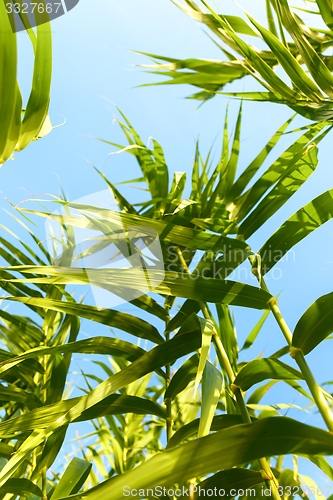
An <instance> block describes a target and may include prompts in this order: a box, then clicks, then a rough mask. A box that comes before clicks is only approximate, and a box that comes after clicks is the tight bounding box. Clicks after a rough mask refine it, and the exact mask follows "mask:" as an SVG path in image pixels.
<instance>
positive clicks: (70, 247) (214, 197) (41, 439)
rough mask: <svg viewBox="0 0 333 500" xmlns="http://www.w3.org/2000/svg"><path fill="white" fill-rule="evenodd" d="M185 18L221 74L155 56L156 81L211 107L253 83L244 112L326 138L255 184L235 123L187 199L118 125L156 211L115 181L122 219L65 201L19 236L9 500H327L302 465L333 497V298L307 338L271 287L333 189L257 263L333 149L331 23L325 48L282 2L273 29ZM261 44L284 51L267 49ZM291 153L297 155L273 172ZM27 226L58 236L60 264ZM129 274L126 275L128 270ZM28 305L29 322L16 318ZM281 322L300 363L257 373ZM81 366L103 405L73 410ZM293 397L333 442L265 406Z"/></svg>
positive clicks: (90, 395) (6, 338) (0, 252)
mask: <svg viewBox="0 0 333 500" xmlns="http://www.w3.org/2000/svg"><path fill="white" fill-rule="evenodd" d="M174 3H176V4H177V5H178V6H179V7H180V8H182V9H183V10H184V11H185V12H186V13H187V14H188V15H190V16H192V17H194V18H195V19H196V20H199V21H200V22H202V23H204V24H205V25H206V26H208V28H209V29H210V30H211V31H212V33H213V36H214V37H215V42H216V43H218V44H219V46H220V47H221V51H222V54H223V59H222V60H221V61H211V60H209V59H206V60H199V59H187V60H179V59H170V58H166V57H162V56H156V55H154V56H151V57H153V59H154V66H153V67H152V68H151V71H153V72H157V73H162V74H164V75H166V76H168V77H170V78H171V81H170V80H169V81H168V82H169V83H170V82H171V83H179V84H180V83H187V84H188V83H189V84H191V85H194V86H195V87H199V88H200V89H201V90H200V91H199V93H196V94H195V95H194V98H196V99H200V100H206V99H210V98H213V97H214V98H218V97H215V96H216V94H220V93H223V87H224V85H226V84H227V83H231V82H233V81H234V80H236V79H239V78H243V77H244V76H246V75H252V76H253V77H254V78H255V79H256V80H257V81H258V82H259V83H260V84H261V86H263V87H264V88H265V91H262V90H261V89H259V91H258V92H251V93H241V94H240V93H236V92H235V93H231V92H228V93H227V95H229V96H233V97H236V98H241V99H253V100H260V101H274V102H278V103H280V104H286V105H287V106H289V107H290V108H291V109H292V110H293V111H294V112H296V113H298V114H300V115H302V116H303V117H306V118H310V119H311V120H312V121H311V122H309V121H306V122H304V123H305V125H304V127H303V128H297V129H296V130H292V129H291V125H292V123H293V119H294V116H292V117H291V118H290V119H289V120H288V121H287V122H286V123H283V124H282V125H281V126H280V128H279V129H278V130H277V131H276V133H275V134H274V135H273V136H272V137H271V138H270V140H269V141H268V143H267V144H266V145H265V147H264V148H263V149H262V150H261V151H258V155H257V156H256V157H255V158H254V159H253V160H252V161H250V162H249V163H248V165H247V167H246V168H245V169H244V170H243V171H242V172H238V170H239V167H238V160H239V155H240V148H241V141H240V135H241V129H242V105H241V104H240V107H239V113H238V116H237V117H236V120H235V123H236V124H235V128H234V132H233V133H232V134H231V133H230V126H228V113H227V114H226V117H225V125H224V133H223V137H222V148H221V153H220V155H219V158H218V160H217V161H215V162H214V161H213V160H212V159H211V155H210V154H208V156H207V157H204V156H203V155H202V154H201V152H200V146H199V143H198V144H197V147H196V150H195V154H194V161H193V168H192V174H191V178H190V179H189V181H187V179H186V174H185V173H184V172H176V173H174V174H173V177H172V179H171V180H169V178H170V177H171V174H170V172H169V169H168V166H167V164H166V160H165V157H164V153H163V149H162V146H161V145H160V144H159V143H158V142H157V141H156V140H152V141H151V142H150V144H149V145H148V146H147V145H146V144H145V143H144V141H143V140H142V139H141V138H140V136H139V134H138V132H137V131H136V130H135V129H134V128H133V126H132V125H131V123H130V122H129V121H128V119H127V118H126V117H125V116H124V115H123V114H122V113H121V112H119V115H120V120H119V126H120V127H121V129H122V131H123V133H124V137H125V143H124V144H114V143H113V142H109V144H110V146H112V147H113V148H114V149H115V150H116V151H119V152H122V153H123V154H127V155H130V157H132V159H133V158H134V159H135V160H136V161H137V163H138V167H139V168H140V171H141V176H140V178H138V179H134V180H133V181H129V182H134V183H136V184H138V185H139V186H141V187H142V186H143V187H144V189H145V190H146V191H145V193H146V195H147V196H146V198H145V199H144V201H142V202H139V203H132V202H131V201H130V200H128V199H126V198H125V197H124V195H123V194H122V193H121V189H120V188H119V189H118V187H116V186H115V185H114V184H113V183H112V181H111V180H110V179H107V178H106V177H105V176H104V174H102V173H100V175H102V177H103V178H104V180H105V182H106V185H107V187H108V189H109V190H110V192H111V193H112V196H113V197H114V199H115V200H116V202H117V205H118V210H110V209H106V208H104V207H103V206H97V205H92V204H87V203H80V202H76V203H75V202H70V201H67V200H65V199H59V198H55V197H54V198H51V199H49V200H46V201H45V200H43V204H42V206H43V207H44V208H43V210H37V209H27V208H26V209H24V208H22V207H21V208H20V209H19V210H18V212H19V213H18V214H16V215H15V217H14V219H16V221H17V222H19V223H20V224H21V225H22V224H23V225H24V227H25V229H26V231H27V237H28V236H30V237H31V238H32V243H31V244H30V243H28V242H27V241H17V240H19V238H17V240H16V241H15V239H14V237H15V235H14V233H13V228H10V229H8V230H7V233H6V232H5V229H6V228H4V227H2V231H3V234H2V236H1V238H0V243H1V247H0V256H1V259H2V264H3V265H2V267H1V268H0V287H1V288H2V291H3V292H2V293H3V296H2V303H1V309H0V318H1V323H0V336H1V340H2V344H3V348H2V349H1V350H0V360H1V363H0V378H1V381H2V383H1V385H0V395H1V401H2V420H1V422H0V440H1V441H0V455H1V471H0V498H6V499H9V498H28V499H35V498H43V500H45V499H50V500H55V499H65V498H68V497H69V496H70V498H72V499H73V500H74V499H77V500H78V499H83V498H84V499H87V500H97V499H100V498H102V497H103V498H104V497H105V498H112V499H114V500H118V499H119V500H121V499H123V497H126V496H136V497H137V498H165V499H173V498H174V497H175V496H177V497H184V498H187V495H188V493H189V496H190V497H191V498H192V499H197V498H200V497H201V496H204V494H205V493H204V492H206V495H207V496H210V498H220V497H221V496H223V497H226V498H233V497H239V498H246V497H247V496H251V498H259V497H262V496H271V497H273V498H275V499H278V498H281V497H282V498H285V499H287V498H292V497H294V496H296V497H297V496H298V497H301V498H309V497H312V496H313V493H315V494H316V495H317V496H320V493H319V486H318V485H316V484H315V483H314V482H313V480H312V479H311V478H309V477H306V476H305V475H304V474H302V472H301V470H299V469H298V457H302V458H304V459H306V460H307V461H309V462H312V464H314V465H315V466H317V467H318V468H319V469H321V471H322V472H323V474H325V475H326V476H327V478H328V479H329V480H333V468H332V466H331V465H330V463H329V460H328V459H327V458H325V457H328V456H329V455H332V454H333V437H332V432H333V414H332V401H333V399H332V395H331V394H330V393H329V392H327V391H326V390H324V389H323V387H321V386H320V385H318V384H317V382H316V381H315V379H314V377H313V374H312V372H311V369H310V366H309V364H308V362H307V358H306V356H307V354H308V353H310V352H311V351H312V350H313V349H315V348H316V347H317V346H318V344H320V343H321V342H323V341H324V340H326V339H327V338H328V337H329V336H330V335H331V333H332V332H333V292H332V293H329V294H326V295H323V296H322V297H318V299H317V300H316V301H315V302H314V303H313V304H311V305H310V304H309V307H308V309H307V310H306V311H305V312H304V314H303V315H302V316H301V318H300V319H299V321H298V323H297V325H296V327H295V329H294V331H291V330H290V328H289V327H288V325H287V323H286V321H285V319H284V317H283V312H281V311H280V309H279V305H278V299H277V298H276V297H274V296H273V295H272V293H271V292H270V290H269V288H268V286H267V283H266V281H267V282H268V280H266V281H265V278H266V276H269V273H271V272H273V271H274V266H275V265H276V264H277V263H278V262H279V261H280V260H281V259H282V258H283V257H284V256H285V255H286V254H287V253H288V251H290V250H292V249H293V248H294V247H295V245H297V244H298V243H299V242H300V241H302V240H303V239H304V238H306V237H307V236H308V235H309V234H311V233H312V232H313V231H315V230H316V229H317V228H319V227H321V226H322V225H323V224H324V223H326V222H327V221H329V220H330V219H331V218H332V216H333V188H331V189H328V190H327V191H325V192H324V193H322V194H321V195H319V196H317V197H316V198H315V199H313V200H310V201H309V202H308V203H307V204H306V205H305V206H303V207H301V208H299V209H298V210H297V211H296V212H295V213H294V214H293V215H291V216H290V217H289V218H288V219H287V220H286V221H285V222H284V223H283V224H282V225H281V226H280V228H279V229H278V230H277V231H275V232H274V233H273V234H272V235H271V236H270V237H269V238H268V239H267V241H266V242H265V243H264V244H263V245H262V247H261V248H260V249H257V248H251V246H250V245H249V243H248V240H249V238H250V237H251V236H253V235H254V234H255V233H256V231H258V229H260V228H261V227H262V226H263V225H264V224H266V223H267V224H268V226H269V221H270V219H271V217H273V216H274V215H275V214H276V213H277V212H278V211H279V210H280V208H281V207H283V206H284V205H285V203H286V202H287V201H288V200H289V199H290V198H291V197H292V196H293V195H294V194H295V193H296V192H297V191H298V190H299V188H301V187H302V185H303V184H304V183H305V182H306V181H307V182H311V181H309V180H308V179H309V178H310V176H311V174H312V173H313V172H314V171H315V169H316V168H317V165H318V147H319V146H320V142H321V141H322V140H323V139H324V138H325V137H326V135H327V134H329V133H330V132H331V128H332V124H331V119H332V112H333V101H332V96H333V85H332V83H333V77H332V73H331V67H333V66H332V63H331V57H332V56H330V55H327V53H326V50H327V48H328V47H330V46H331V45H332V44H333V32H332V31H331V27H332V24H333V11H332V7H331V3H330V2H328V1H327V0H317V2H314V1H313V2H311V5H312V6H313V9H315V8H317V7H318V12H317V13H316V14H314V17H315V16H316V17H317V18H318V17H320V18H322V20H323V21H324V22H325V23H326V25H327V29H326V28H325V29H323V28H322V27H319V28H316V27H309V26H307V25H305V24H304V22H303V21H302V19H301V18H300V16H299V12H298V11H297V12H296V11H295V12H294V11H293V10H292V9H291V7H290V6H289V5H288V2H287V0H274V1H273V0H267V1H266V8H267V27H266V28H265V27H264V26H261V25H260V24H259V23H258V22H257V21H255V20H254V19H253V18H252V17H250V16H248V15H247V14H246V16H245V17H244V16H243V17H236V16H223V15H222V14H220V13H217V12H216V11H215V10H213V8H211V7H210V6H209V5H207V4H206V2H204V1H203V0H202V2H201V3H200V5H196V4H195V3H194V2H192V1H191V0H185V3H184V4H180V3H179V4H178V2H176V1H175V2H174ZM0 7H1V5H0ZM0 13H1V12H0ZM246 19H247V20H246ZM13 36H14V35H13ZM249 36H251V37H253V39H254V40H256V39H260V44H261V47H262V43H263V42H265V44H266V48H265V49H262V48H260V49H256V48H255V47H253V46H252V45H250V44H249V43H248V42H247V40H248V37H249ZM6 40H7V38H6V37H4V38H3V39H2V38H0V42H1V43H2V44H5V41H6ZM36 57H37V56H36ZM161 61H162V62H161ZM279 66H280V69H281V68H282V69H283V70H284V72H285V78H284V79H282V77H281V76H278V75H277V73H276V68H277V67H279ZM280 69H279V72H278V74H279V75H281V71H280ZM13 85H14V84H13ZM14 86H15V85H14ZM224 94H226V92H224ZM261 105H262V106H264V104H261ZM44 118H45V117H44ZM287 133H288V134H290V137H293V142H291V144H290V145H289V146H288V147H287V148H286V149H285V151H283V152H282V153H281V154H279V155H277V157H276V159H275V160H274V161H271V160H270V156H269V155H270V153H271V154H274V151H275V146H276V145H277V144H278V143H279V141H280V139H281V138H282V137H284V136H285V135H286V134H287ZM295 134H296V135H295ZM4 168H6V166H5V167H4ZM186 193H189V194H188V195H187V194H186ZM44 202H45V203H46V206H47V207H49V208H48V209H47V208H45V203H44ZM23 217H26V218H28V219H29V217H36V218H38V219H39V220H43V219H47V221H49V222H50V223H51V226H52V227H53V228H54V227H57V228H58V229H56V230H55V233H54V234H53V242H54V251H51V249H50V247H46V246H45V245H44V243H43V242H42V241H40V240H39V239H38V237H37V236H36V234H35V233H34V232H33V231H32V230H31V229H29V225H28V223H27V222H26V220H25V222H23V220H24V219H23ZM80 231H84V245H83V244H82V241H78V235H79V234H80ZM8 233H9V234H10V237H9V235H8ZM29 233H30V234H29ZM79 243H80V244H79ZM51 246H52V245H51ZM146 248H148V249H149V253H147V252H146V250H145V249H146ZM105 254H106V255H107V259H106V260H105ZM113 258H114V259H115V261H117V260H118V261H121V262H127V263H128V265H127V266H124V265H122V267H119V266H118V267H117V266H115V267H113V266H112V259H113ZM133 259H134V260H133ZM161 262H162V266H161V265H160V264H161ZM240 267H242V268H245V269H247V270H248V274H251V273H252V274H254V275H255V276H256V278H257V283H256V285H251V284H248V283H244V282H241V281H237V280H234V279H229V276H230V275H231V274H232V273H233V272H234V271H235V270H237V269H238V268H240ZM87 285H89V286H93V287H96V288H99V289H102V290H105V292H106V293H110V297H111V293H112V294H113V295H115V296H117V297H118V298H121V299H122V300H123V301H124V302H125V301H126V300H129V301H130V302H131V304H132V311H133V312H131V313H129V312H124V311H122V308H117V309H112V308H108V307H98V304H97V305H91V304H90V303H89V301H88V300H85V299H84V298H83V299H82V296H81V295H80V288H81V287H83V290H86V288H85V287H86V286H87ZM284 293H288V290H286V291H284ZM106 296H108V295H106ZM291 300H292V298H291ZM13 303H15V306H16V307H17V308H20V307H22V308H24V311H25V312H24V313H22V314H18V313H17V314H14V313H10V312H8V311H7V306H8V304H12V305H13ZM110 303H111V299H110ZM236 306H237V307H236ZM238 307H241V308H248V309H255V310H262V311H263V313H262V316H261V319H260V320H259V322H258V323H257V324H256V325H255V327H254V328H253V329H251V330H250V331H249V332H248V336H247V338H246V341H245V343H244V344H243V345H239V344H238V340H237V335H236V330H235V318H234V316H237V312H238V310H239V309H238ZM10 310H14V309H10ZM17 310H19V309H17ZM20 310H22V309H20ZM268 315H272V316H273V317H274V318H275V320H276V333H277V334H278V333H280V334H282V338H284V343H285V345H284V347H283V348H282V349H280V350H279V351H278V352H275V353H271V354H270V355H269V356H265V357H264V356H259V357H256V358H254V359H252V358H251V351H250V350H249V348H250V347H251V346H253V345H254V344H255V343H256V340H257V337H258V334H259V332H260V330H261V328H262V326H263V324H264V322H265V320H266V318H267V317H268ZM82 319H86V320H90V321H91V322H95V323H99V324H101V325H104V328H105V334H104V335H103V336H93V337H89V338H84V339H82V338H81V339H80V324H81V320H82ZM110 327H112V328H113V329H116V330H115V331H116V332H117V335H116V336H112V335H110ZM140 342H141V343H140ZM142 346H143V347H142ZM241 352H242V355H241V356H242V359H244V356H247V358H246V362H244V361H241V360H240V353H241ZM73 353H85V354H91V355H92V356H93V359H95V363H96V366H97V365H98V367H99V369H100V371H99V372H98V373H99V374H98V375H96V374H89V373H85V374H84V376H85V379H86V383H87V387H86V388H85V394H84V395H80V396H77V397H75V398H68V397H67V394H66V391H65V389H66V381H67V380H68V377H69V373H70V366H71V359H72V355H73ZM248 353H249V354H248ZM97 355H104V356H108V358H107V359H108V361H101V360H100V357H99V356H97ZM96 356H97V357H96ZM94 357H95V358H94ZM282 358H283V361H282ZM100 373H102V374H103V375H100ZM278 382H279V383H281V385H283V384H286V385H287V386H288V387H291V388H292V389H293V390H294V391H295V394H299V395H301V396H303V398H304V399H303V400H302V401H306V403H304V406H303V407H301V408H300V407H299V410H300V411H303V410H306V411H313V412H319V413H320V415H321V417H322V420H323V427H324V426H325V428H327V430H324V429H323V428H316V427H313V426H308V425H305V424H303V423H301V422H299V420H298V419H292V418H289V417H286V416H282V415H281V412H282V411H284V410H285V409H288V408H292V407H293V405H292V404H287V403H285V404H271V405H267V404H262V399H263V398H264V396H265V395H266V393H267V392H268V391H269V390H270V389H271V388H272V387H273V385H274V384H276V383H278ZM77 422H89V423H90V425H91V426H93V433H92V434H93V436H94V440H93V443H92V444H90V445H89V446H86V447H82V449H81V452H82V454H80V457H76V458H74V459H73V460H72V461H71V462H70V464H69V466H68V467H67V469H66V471H65V472H61V473H60V478H59V477H58V476H57V475H56V476H55V477H53V476H52V475H51V474H50V472H49V471H50V468H51V466H52V464H53V463H54V461H55V459H56V457H57V456H58V454H59V453H62V449H63V444H64V442H65V438H66V431H67V429H68V427H69V426H70V425H71V424H72V423H77ZM286 455H292V456H293V469H291V468H290V467H289V465H288V466H286V465H285V463H286V461H285V456H286ZM288 463H289V462H288ZM92 464H93V465H94V467H93V468H92ZM200 488H201V490H200ZM246 489H250V490H251V492H250V493H249V492H248V494H246ZM219 491H220V493H219ZM221 491H223V492H224V493H223V494H222V493H221ZM212 492H213V493H212ZM211 493H212V494H211ZM322 493H323V495H324V496H325V492H322Z"/></svg>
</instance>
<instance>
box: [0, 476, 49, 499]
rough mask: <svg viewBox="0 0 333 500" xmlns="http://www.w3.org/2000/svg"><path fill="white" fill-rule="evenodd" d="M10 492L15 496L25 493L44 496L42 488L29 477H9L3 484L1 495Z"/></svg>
mask: <svg viewBox="0 0 333 500" xmlns="http://www.w3.org/2000/svg"><path fill="white" fill-rule="evenodd" d="M9 493H11V494H13V495H14V496H16V495H19V496H20V497H21V495H23V494H24V493H31V494H32V495H36V496H37V497H41V498H42V497H43V493H42V491H41V490H40V488H39V487H38V486H37V485H36V484H34V483H33V482H31V481H30V480H29V479H24V478H13V479H8V481H7V482H6V483H5V484H4V485H3V486H1V488H0V495H7V494H9Z"/></svg>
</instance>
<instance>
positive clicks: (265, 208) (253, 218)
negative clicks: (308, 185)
mask: <svg viewBox="0 0 333 500" xmlns="http://www.w3.org/2000/svg"><path fill="white" fill-rule="evenodd" d="M317 155H318V148H317V147H315V146H314V145H310V146H309V148H308V149H307V150H306V151H305V153H304V155H303V156H302V158H301V159H300V160H299V161H298V162H297V163H296V164H295V165H294V168H289V169H288V170H287V172H286V173H285V175H282V177H281V179H280V180H279V181H278V182H277V184H276V185H275V186H274V187H273V189H272V190H271V191H270V192H269V193H268V195H267V196H265V198H263V200H262V201H261V202H260V203H259V204H258V205H257V206H256V208H255V209H254V210H253V212H251V213H250V215H249V216H248V217H247V218H246V219H245V220H244V222H242V224H241V225H240V227H239V231H240V233H241V234H243V235H244V238H245V239H248V238H249V237H250V236H251V235H252V234H253V233H254V232H255V231H257V230H258V229H259V228H261V227H262V226H263V225H264V224H265V222H266V221H267V220H268V219H270V217H272V216H273V215H274V214H275V213H276V212H277V211H278V210H279V208H281V207H282V206H283V205H284V204H285V203H286V202H287V201H288V200H289V198H291V197H292V196H293V194H294V193H296V192H297V191H298V189H299V188H300V187H301V186H302V185H303V184H304V182H305V181H306V180H307V179H308V178H309V177H310V175H311V174H312V173H313V172H314V170H315V169H316V167H317V165H318V157H317Z"/></svg>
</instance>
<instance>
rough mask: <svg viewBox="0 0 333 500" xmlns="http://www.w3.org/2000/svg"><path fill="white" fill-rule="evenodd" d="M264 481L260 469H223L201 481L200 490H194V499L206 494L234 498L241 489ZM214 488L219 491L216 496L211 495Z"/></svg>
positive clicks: (196, 499)
mask: <svg viewBox="0 0 333 500" xmlns="http://www.w3.org/2000/svg"><path fill="white" fill-rule="evenodd" d="M263 482H264V479H263V476H262V474H261V472H259V471H254V470H249V469H238V468H235V469H228V470H223V471H221V472H218V473H217V474H214V475H213V476H211V477H209V478H208V479H206V480H205V481H202V482H201V483H199V485H198V487H197V490H198V492H197V493H196V490H194V499H195V500H199V499H200V497H204V496H206V495H207V496H208V497H209V498H225V499H228V498H234V497H235V496H236V495H238V494H239V493H238V492H239V491H240V490H243V491H245V490H246V489H247V488H251V487H253V486H256V485H257V484H261V483H263ZM199 488H200V489H199ZM214 490H215V491H217V495H216V496H212V495H211V492H212V491H214ZM250 495H252V493H251V494H250Z"/></svg>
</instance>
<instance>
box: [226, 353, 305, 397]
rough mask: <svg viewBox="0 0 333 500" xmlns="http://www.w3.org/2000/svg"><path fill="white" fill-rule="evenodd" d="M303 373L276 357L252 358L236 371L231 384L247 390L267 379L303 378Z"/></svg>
mask: <svg viewBox="0 0 333 500" xmlns="http://www.w3.org/2000/svg"><path fill="white" fill-rule="evenodd" d="M303 378H304V377H303V375H302V373H301V372H299V371H298V370H295V368H292V367H291V366H288V365H286V364H285V363H282V361H279V360H278V359H269V358H266V359H265V358H263V359H254V360H253V361H250V362H249V363H247V364H246V365H245V366H244V367H243V368H242V369H241V370H240V371H239V373H238V375H237V377H236V378H235V380H234V383H233V385H234V386H236V387H240V388H241V389H242V391H247V390H248V389H250V387H252V386H253V385H254V384H258V383H259V382H263V381H264V380H267V379H276V380H290V379H291V380H303Z"/></svg>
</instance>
